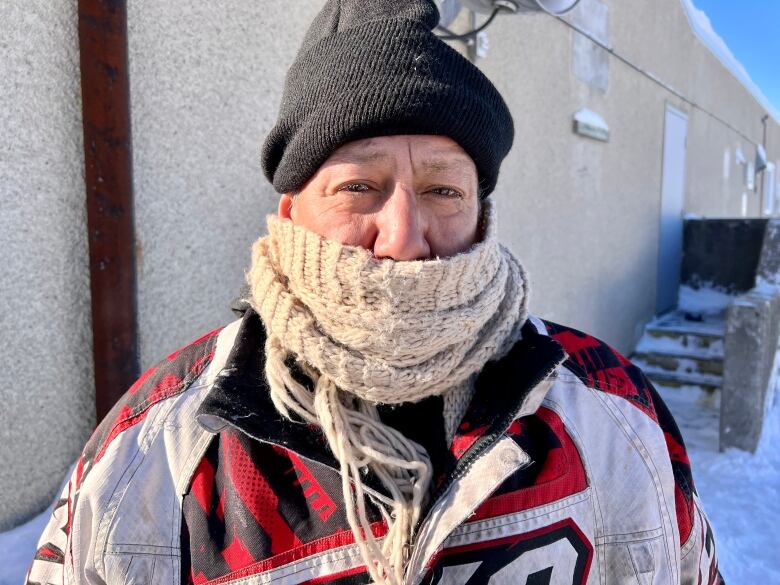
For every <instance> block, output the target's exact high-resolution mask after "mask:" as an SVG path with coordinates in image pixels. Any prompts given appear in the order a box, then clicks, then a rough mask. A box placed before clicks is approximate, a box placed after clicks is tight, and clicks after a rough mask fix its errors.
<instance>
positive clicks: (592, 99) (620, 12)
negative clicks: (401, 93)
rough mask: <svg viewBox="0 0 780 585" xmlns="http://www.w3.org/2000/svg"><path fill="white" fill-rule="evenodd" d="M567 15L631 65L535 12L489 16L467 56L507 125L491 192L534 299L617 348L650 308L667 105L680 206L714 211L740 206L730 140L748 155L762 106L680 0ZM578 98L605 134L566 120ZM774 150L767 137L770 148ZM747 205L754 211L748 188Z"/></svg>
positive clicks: (596, 6)
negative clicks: (477, 52)
mask: <svg viewBox="0 0 780 585" xmlns="http://www.w3.org/2000/svg"><path fill="white" fill-rule="evenodd" d="M594 14H601V15H602V16H604V15H605V17H604V18H601V19H599V18H594V17H593V15H594ZM566 18H567V19H569V20H571V21H572V22H574V23H575V24H576V25H577V26H580V27H583V28H585V29H586V30H588V32H590V33H593V34H595V35H596V36H597V37H599V38H600V39H601V40H602V41H603V42H605V43H606V44H607V45H608V46H611V47H612V48H613V49H614V50H615V51H616V52H617V53H618V54H620V55H621V56H623V57H625V58H626V59H627V60H628V61H630V63H631V64H630V65H629V64H627V63H625V62H623V61H621V60H619V59H618V58H616V57H614V56H610V55H608V54H607V53H606V52H605V51H604V50H603V49H600V48H597V47H596V46H595V45H594V44H593V43H591V42H590V41H588V40H584V39H583V38H581V35H579V33H577V32H574V31H572V30H571V29H570V28H569V27H567V26H566V25H564V24H563V23H562V22H560V21H558V20H556V19H553V18H550V17H548V16H546V15H535V16H524V17H517V16H502V17H501V18H498V19H496V21H495V22H494V24H493V25H491V27H490V28H489V29H488V35H489V37H490V49H489V51H488V54H487V56H486V57H485V58H484V59H482V60H479V61H478V62H477V63H478V65H479V66H480V67H481V68H482V69H483V71H485V73H486V74H487V75H488V76H489V77H491V79H492V80H493V82H494V83H495V84H496V85H497V86H498V87H499V89H500V90H501V92H502V93H503V95H504V97H505V98H506V100H507V102H508V103H509V106H510V109H511V110H512V112H513V114H514V116H515V124H516V131H517V136H516V140H515V144H514V147H513V149H512V152H511V153H510V154H509V157H508V158H507V160H506V162H505V163H504V165H503V166H502V170H501V176H500V179H499V184H498V188H497V191H496V194H495V197H496V199H497V201H498V205H499V208H500V209H501V214H500V218H501V222H502V223H501V225H500V228H499V229H500V233H501V235H502V237H503V238H504V239H505V240H506V241H507V242H508V243H509V245H510V247H511V248H512V249H513V250H514V251H515V252H516V253H517V254H518V255H519V256H520V258H521V259H523V261H524V262H525V264H526V265H527V267H528V270H529V273H530V276H531V280H532V286H533V291H534V292H533V295H532V303H531V307H532V310H533V311H535V312H536V313H538V314H540V315H542V316H545V317H548V318H550V319H553V320H558V321H561V322H565V323H567V324H570V325H573V326H575V327H580V328H583V329H585V330H587V331H590V332H592V333H594V334H596V335H598V336H601V337H602V338H604V339H606V340H607V341H609V342H610V343H612V344H613V345H615V346H616V347H617V348H618V349H620V350H622V351H624V352H627V351H631V350H632V349H633V346H634V344H635V342H636V340H637V339H638V336H639V335H640V333H641V329H642V326H643V325H644V323H645V322H646V321H647V320H649V319H650V318H651V317H652V315H653V312H654V310H655V298H656V278H657V266H656V262H657V253H658V237H659V212H660V201H661V176H662V173H661V170H662V169H661V166H662V165H661V161H662V159H661V157H662V152H663V125H664V112H665V107H666V105H667V104H669V105H672V106H674V107H675V108H677V109H679V110H681V111H683V112H685V113H686V114H687V115H688V142H687V161H686V167H687V168H686V189H685V209H684V211H685V212H688V213H696V214H700V215H707V216H718V217H719V216H728V215H730V216H739V215H741V213H742V199H741V193H742V192H743V191H745V190H746V189H745V188H744V185H743V179H744V168H743V167H741V166H738V165H737V164H736V162H735V150H736V148H737V147H738V146H740V147H741V149H742V151H743V153H744V155H745V158H746V159H748V160H753V158H754V157H755V144H753V143H751V140H752V141H753V142H760V141H761V138H762V134H761V129H762V126H761V123H760V119H761V116H762V115H763V111H762V109H761V108H760V106H759V105H758V103H757V102H756V101H755V99H754V98H753V97H752V96H751V95H750V94H749V93H748V92H747V90H746V89H745V88H744V87H743V86H742V85H741V84H740V83H739V82H738V81H737V80H736V79H735V78H734V77H733V75H732V74H731V73H730V72H729V71H728V70H727V69H726V68H725V67H723V66H722V65H721V64H720V62H719V61H718V60H717V59H716V58H715V57H714V56H713V55H712V54H711V53H710V52H709V50H708V49H707V48H706V47H705V46H704V45H703V44H702V43H701V42H700V41H699V40H698V39H697V38H696V37H695V35H694V33H693V31H692V30H691V29H690V26H689V24H688V20H687V17H686V15H685V13H684V12H683V8H682V6H681V4H680V2H679V0H659V1H658V2H645V1H643V0H630V1H621V2H616V1H606V0H604V1H600V0H582V1H581V2H580V5H579V6H578V7H577V9H575V11H574V12H573V13H572V14H570V15H568V16H567V17H566ZM578 37H579V38H578ZM583 55H584V56H583ZM583 59H584V60H585V61H586V63H585V67H584V74H583V62H582V61H583ZM578 60H579V61H578ZM638 69H639V70H642V71H644V72H645V73H642V71H639V70H638ZM605 79H606V83H605ZM656 80H660V81H661V82H662V83H660V84H659V83H658V82H657V81H656ZM664 84H666V85H668V86H670V87H671V88H672V91H670V90H669V89H666V88H664V87H663V85H664ZM678 94H680V95H682V96H684V97H686V98H688V99H687V100H685V99H681V98H680V97H679V95H678ZM691 102H693V104H697V105H698V107H694V106H693V105H692V103H691ZM583 107H586V108H589V109H591V110H593V111H595V112H597V113H599V114H600V115H601V116H602V117H603V118H604V119H605V120H606V122H607V123H608V124H609V126H610V130H611V135H610V139H609V142H608V143H603V142H597V141H593V140H591V139H588V138H584V137H581V136H578V135H576V134H574V133H573V132H572V115H573V114H574V113H575V112H576V111H577V110H579V109H580V108H583ZM713 115H714V116H715V117H713ZM716 118H717V119H716ZM730 126H731V127H730ZM770 126H771V128H770V130H771V131H772V132H774V131H776V130H777V128H778V126H777V123H776V122H775V121H771V120H770ZM735 129H737V130H738V132H737V131H735ZM741 134H744V135H745V136H746V137H747V138H746V137H745V136H742V135H741ZM727 148H729V149H731V159H730V163H729V164H730V168H729V177H728V178H727V179H724V170H723V167H724V160H723V159H724V150H725V149H727ZM778 154H780V153H778ZM778 154H774V150H773V147H772V148H770V160H771V159H772V156H775V157H776V156H778ZM747 211H748V215H759V214H760V208H759V196H758V194H757V193H751V194H749V195H748V209H747Z"/></svg>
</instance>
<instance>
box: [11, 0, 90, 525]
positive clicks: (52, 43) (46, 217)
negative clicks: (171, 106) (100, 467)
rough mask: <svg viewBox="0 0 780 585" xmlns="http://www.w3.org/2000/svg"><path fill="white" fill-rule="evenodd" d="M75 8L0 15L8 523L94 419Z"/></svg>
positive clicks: (22, 7) (33, 502)
mask: <svg viewBox="0 0 780 585" xmlns="http://www.w3.org/2000/svg"><path fill="white" fill-rule="evenodd" d="M76 22H77V19H76V4H75V2H68V1H65V0H29V1H27V2H12V3H4V5H3V17H2V19H0V55H1V57H0V80H2V81H1V82H0V136H2V140H0V339H2V342H3V351H2V352H0V371H2V373H3V383H2V384H0V531H3V530H6V529H8V528H10V527H12V526H14V525H16V524H18V523H20V522H22V521H24V520H26V519H27V518H28V517H30V516H31V515H33V514H35V513H37V512H40V510H41V509H42V508H44V507H45V506H47V505H48V504H49V502H51V501H52V499H53V498H54V496H55V492H56V490H57V487H58V485H59V483H60V481H61V480H62V478H63V477H64V476H65V473H66V471H67V469H68V467H69V466H70V465H71V463H72V462H73V461H74V460H75V459H76V457H77V456H78V453H79V452H80V450H81V447H82V445H83V444H84V442H85V441H86V439H87V437H88V436H89V433H90V432H91V430H92V427H93V426H94V424H95V401H94V392H93V390H92V387H93V381H92V336H91V321H90V305H89V268H88V264H89V259H88V256H87V238H86V226H85V223H86V211H85V208H84V182H83V179H82V168H83V165H84V163H83V154H82V142H81V136H82V132H81V98H80V91H81V87H80V81H79V71H78V63H79V61H78V42H77V36H76Z"/></svg>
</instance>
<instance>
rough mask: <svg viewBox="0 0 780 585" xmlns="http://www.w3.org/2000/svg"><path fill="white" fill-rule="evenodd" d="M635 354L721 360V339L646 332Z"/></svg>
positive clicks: (663, 332)
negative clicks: (660, 354)
mask: <svg viewBox="0 0 780 585" xmlns="http://www.w3.org/2000/svg"><path fill="white" fill-rule="evenodd" d="M636 351H637V353H655V352H658V353H663V354H671V355H680V356H690V357H695V358H702V359H711V358H715V359H723V355H724V351H723V337H721V336H716V335H703V334H700V333H680V332H679V331H670V330H664V329H659V330H650V329H648V330H646V331H645V334H644V335H643V336H642V338H641V339H640V340H639V343H638V344H637V346H636Z"/></svg>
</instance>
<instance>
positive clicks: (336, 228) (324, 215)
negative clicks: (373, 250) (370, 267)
mask: <svg viewBox="0 0 780 585" xmlns="http://www.w3.org/2000/svg"><path fill="white" fill-rule="evenodd" d="M290 218H291V219H292V221H293V223H295V224H297V225H300V226H302V227H305V228H306V229H309V230H311V231H313V232H314V233H316V234H318V235H320V236H322V237H323V238H325V239H326V240H332V241H334V242H339V243H340V244H345V245H348V246H362V247H364V248H368V247H370V244H371V243H372V242H373V235H372V233H371V222H369V221H368V220H367V218H366V217H364V216H362V215H360V214H355V213H350V212H349V211H347V210H344V209H339V208H338V206H332V207H328V206H319V207H317V206H307V207H303V206H301V208H299V209H298V210H297V212H296V210H295V208H293V213H292V214H291V217H290Z"/></svg>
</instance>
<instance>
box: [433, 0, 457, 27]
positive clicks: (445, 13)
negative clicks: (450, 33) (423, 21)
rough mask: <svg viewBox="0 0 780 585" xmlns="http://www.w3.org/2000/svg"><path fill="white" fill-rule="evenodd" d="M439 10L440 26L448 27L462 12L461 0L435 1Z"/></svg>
mask: <svg viewBox="0 0 780 585" xmlns="http://www.w3.org/2000/svg"><path fill="white" fill-rule="evenodd" d="M434 3H435V4H436V8H438V9H439V26H443V27H448V26H450V25H451V24H452V22H453V21H454V20H455V17H457V16H458V13H459V12H460V0H434Z"/></svg>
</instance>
